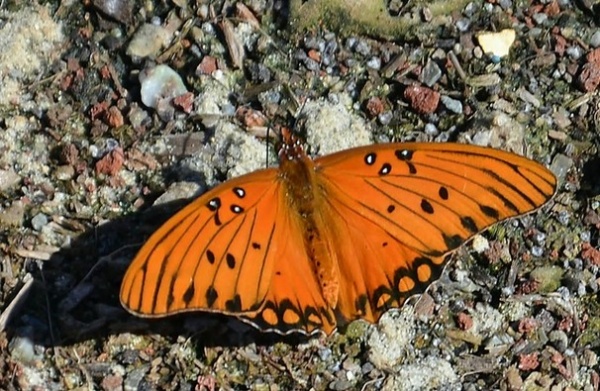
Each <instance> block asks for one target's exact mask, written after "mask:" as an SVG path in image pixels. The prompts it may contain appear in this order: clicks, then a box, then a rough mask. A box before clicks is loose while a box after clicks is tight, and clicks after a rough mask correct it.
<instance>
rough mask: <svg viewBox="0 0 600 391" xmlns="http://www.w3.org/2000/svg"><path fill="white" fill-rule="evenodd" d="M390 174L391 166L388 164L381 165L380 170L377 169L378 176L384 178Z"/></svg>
mask: <svg viewBox="0 0 600 391" xmlns="http://www.w3.org/2000/svg"><path fill="white" fill-rule="evenodd" d="M390 172H392V165H391V164H390V163H383V164H382V165H381V168H380V169H379V172H378V174H379V175H380V176H385V175H388V174H389V173H390Z"/></svg>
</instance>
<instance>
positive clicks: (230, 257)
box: [225, 253, 235, 269]
mask: <svg viewBox="0 0 600 391" xmlns="http://www.w3.org/2000/svg"><path fill="white" fill-rule="evenodd" d="M225 260H226V261H227V267H229V268H230V269H233V268H235V257H234V256H233V255H232V254H230V253H227V255H226V256H225Z"/></svg>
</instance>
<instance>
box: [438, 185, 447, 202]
mask: <svg viewBox="0 0 600 391" xmlns="http://www.w3.org/2000/svg"><path fill="white" fill-rule="evenodd" d="M438 194H439V196H440V198H441V199H443V200H444V201H445V200H447V199H448V189H447V188H446V187H444V186H440V190H439V191H438Z"/></svg>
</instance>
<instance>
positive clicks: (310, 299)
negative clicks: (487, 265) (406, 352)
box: [121, 138, 556, 333]
mask: <svg viewBox="0 0 600 391" xmlns="http://www.w3.org/2000/svg"><path fill="white" fill-rule="evenodd" d="M555 189H556V178H555V177H554V175H553V174H552V173H551V172H550V171H548V170H547V169H546V168H544V167H543V166H542V165H540V164H538V163H536V162H533V161H531V160H529V159H526V158H523V157H520V156H517V155H514V154H510V153H507V152H502V151H497V150H493V149H488V148H481V147H475V146H470V145H460V144H419V143H412V144H410V143H407V144H381V145H374V146H367V147H360V148H355V149H351V150H347V151H342V152H339V153H335V154H332V155H328V156H325V157H321V158H317V159H315V160H312V159H310V158H309V157H308V156H306V154H305V153H304V151H303V150H302V147H301V145H300V144H299V143H298V142H297V141H296V140H295V139H293V138H290V139H288V140H287V142H286V143H285V145H284V147H283V148H282V150H281V151H280V167H279V168H278V169H266V170H261V171H257V172H254V173H251V174H248V175H245V176H242V177H239V178H236V179H233V180H231V181H228V182H226V183H224V184H223V185H220V186H218V187H216V188H214V189H212V190H211V191H209V192H207V193H206V194H204V195H202V196H201V197H199V198H198V199H196V200H195V201H193V202H192V203H190V204H189V205H188V206H187V207H185V208H184V209H182V210H181V211H180V212H178V213H177V214H176V215H175V216H174V217H173V218H172V219H171V220H169V221H167V223H166V224H165V225H163V226H162V227H161V228H160V229H159V230H158V231H157V232H155V233H154V234H153V235H152V236H151V237H150V239H149V240H148V242H147V243H146V244H145V245H144V246H143V247H142V249H141V250H140V252H139V253H138V254H137V256H136V258H135V259H134V261H133V263H132V265H131V266H130V268H129V270H128V271H127V273H126V275H125V278H124V280H123V285H122V288H121V301H122V303H123V305H124V306H125V307H126V308H127V309H129V310H130V311H131V312H133V313H135V314H137V315H141V316H165V315H168V314H172V313H177V312H182V311H192V310H202V311H208V312H220V313H225V314H230V315H235V316H237V317H239V318H241V319H242V320H246V321H249V322H251V323H252V324H255V325H257V326H258V327H260V328H261V329H264V330H274V331H278V332H281V333H287V332H290V331H304V332H307V333H311V332H313V331H315V330H322V331H324V332H326V333H331V332H332V331H333V330H335V328H336V326H337V325H339V324H341V323H346V322H349V321H352V320H354V319H358V318H362V319H365V320H367V321H370V322H375V321H376V320H377V319H378V318H379V317H380V316H381V314H382V313H383V312H385V311H386V310H387V309H389V308H392V307H398V306H400V305H402V303H403V302H404V301H405V300H406V298H407V297H409V296H411V295H413V294H415V293H419V292H422V291H423V290H424V289H425V288H426V287H427V286H428V284H429V283H430V282H431V281H432V280H433V279H434V278H436V277H437V276H438V275H439V273H440V272H441V270H442V268H443V266H444V265H445V263H446V261H447V260H448V258H449V256H450V254H451V253H452V251H453V250H455V249H456V248H457V247H458V246H460V245H461V244H462V243H464V242H465V241H467V240H468V239H470V238H471V237H472V236H473V235H475V234H477V233H478V232H481V231H482V230H484V229H485V228H487V227H489V226H490V225H491V224H493V223H496V222H498V221H501V220H504V219H506V218H509V217H514V216H517V215H520V214H524V213H528V212H531V211H533V210H535V209H537V208H539V207H540V206H541V205H543V204H544V203H545V202H546V201H547V200H548V199H550V197H552V195H553V194H554V192H555Z"/></svg>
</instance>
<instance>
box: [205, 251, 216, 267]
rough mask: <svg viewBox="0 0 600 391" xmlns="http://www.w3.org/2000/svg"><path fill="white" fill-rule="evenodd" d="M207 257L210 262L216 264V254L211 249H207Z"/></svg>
mask: <svg viewBox="0 0 600 391" xmlns="http://www.w3.org/2000/svg"><path fill="white" fill-rule="evenodd" d="M206 259H208V263H210V264H211V265H212V264H214V263H215V254H214V253H213V252H212V251H210V250H206Z"/></svg>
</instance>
